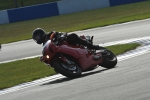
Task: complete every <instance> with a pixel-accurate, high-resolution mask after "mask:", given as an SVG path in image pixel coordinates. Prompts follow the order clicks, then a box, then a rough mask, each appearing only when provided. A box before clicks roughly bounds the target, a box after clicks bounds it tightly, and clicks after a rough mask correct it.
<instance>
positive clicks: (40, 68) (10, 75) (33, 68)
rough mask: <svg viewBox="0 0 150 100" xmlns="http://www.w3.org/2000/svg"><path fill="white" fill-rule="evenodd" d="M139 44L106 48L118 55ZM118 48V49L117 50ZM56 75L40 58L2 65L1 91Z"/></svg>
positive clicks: (0, 73)
mask: <svg viewBox="0 0 150 100" xmlns="http://www.w3.org/2000/svg"><path fill="white" fill-rule="evenodd" d="M137 46H140V45H139V44H135V43H134V44H123V45H115V46H109V47H106V48H108V49H109V50H111V51H112V52H114V53H115V54H116V55H118V54H121V53H124V52H126V51H128V50H132V49H135V48H136V47H137ZM116 48H117V49H116ZM54 74H56V73H55V72H54V70H53V68H50V69H49V68H48V67H47V66H46V65H45V64H44V63H42V62H40V61H39V58H33V59H26V60H19V61H15V62H10V63H4V64H0V89H4V88H8V87H12V86H14V85H17V84H21V83H24V82H29V81H33V80H35V79H39V78H43V77H46V76H50V75H54Z"/></svg>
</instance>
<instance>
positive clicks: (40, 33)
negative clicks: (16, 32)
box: [32, 28, 46, 44]
mask: <svg viewBox="0 0 150 100" xmlns="http://www.w3.org/2000/svg"><path fill="white" fill-rule="evenodd" d="M45 35H46V32H45V31H44V30H43V29H42V28H37V29H35V30H34V31H33V33H32V38H33V40H34V41H35V42H36V43H37V44H41V43H43V41H44V37H45Z"/></svg>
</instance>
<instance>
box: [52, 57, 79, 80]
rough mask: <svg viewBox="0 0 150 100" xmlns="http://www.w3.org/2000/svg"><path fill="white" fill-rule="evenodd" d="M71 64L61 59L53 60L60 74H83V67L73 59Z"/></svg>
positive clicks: (74, 76) (75, 76)
mask: <svg viewBox="0 0 150 100" xmlns="http://www.w3.org/2000/svg"><path fill="white" fill-rule="evenodd" d="M70 62H71V63H70V64H67V63H65V62H63V61H61V60H60V59H57V60H54V61H53V66H54V69H55V70H56V71H57V72H59V73H60V74H62V75H64V76H66V77H68V78H77V77H80V76H81V73H82V71H81V68H80V67H79V66H78V64H76V63H75V62H73V61H70Z"/></svg>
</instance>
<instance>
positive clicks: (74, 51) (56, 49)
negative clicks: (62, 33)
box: [43, 42, 102, 71]
mask: <svg viewBox="0 0 150 100" xmlns="http://www.w3.org/2000/svg"><path fill="white" fill-rule="evenodd" d="M43 52H44V54H43V58H44V59H45V60H44V62H46V63H49V64H50V63H51V61H52V59H53V58H54V57H55V55H56V54H57V53H63V54H67V55H71V56H72V57H74V58H75V59H76V60H77V61H78V63H79V64H80V67H81V69H82V71H85V70H86V69H88V68H89V67H93V66H95V65H97V64H99V63H101V62H102V59H99V60H98V61H95V60H94V55H93V54H92V53H90V52H88V51H87V49H85V48H84V47H83V46H74V45H69V44H68V43H67V42H63V43H62V44H61V45H55V44H54V43H53V42H49V45H47V46H45V48H44V51H43ZM47 55H48V56H49V57H48V58H47V57H46V56H47ZM97 55H99V56H101V54H97Z"/></svg>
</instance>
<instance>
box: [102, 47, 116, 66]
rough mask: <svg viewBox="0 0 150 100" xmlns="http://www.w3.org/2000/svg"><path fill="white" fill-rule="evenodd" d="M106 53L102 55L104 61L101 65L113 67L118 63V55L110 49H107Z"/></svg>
mask: <svg viewBox="0 0 150 100" xmlns="http://www.w3.org/2000/svg"><path fill="white" fill-rule="evenodd" d="M105 51H106V54H104V55H102V59H103V63H102V64H100V66H102V67H104V68H107V69H111V68H114V67H115V66H116V64H117V57H116V55H115V54H114V53H112V52H111V51H110V50H107V49H105Z"/></svg>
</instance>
